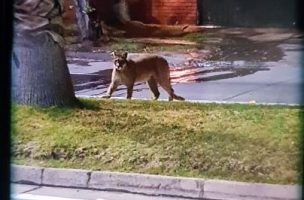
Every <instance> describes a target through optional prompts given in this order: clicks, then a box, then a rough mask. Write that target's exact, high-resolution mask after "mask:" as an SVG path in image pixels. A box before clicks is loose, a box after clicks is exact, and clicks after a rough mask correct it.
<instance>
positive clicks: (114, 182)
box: [11, 165, 301, 200]
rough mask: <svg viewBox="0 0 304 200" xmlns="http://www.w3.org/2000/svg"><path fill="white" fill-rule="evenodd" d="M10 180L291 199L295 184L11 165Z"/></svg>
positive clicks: (170, 193)
mask: <svg viewBox="0 0 304 200" xmlns="http://www.w3.org/2000/svg"><path fill="white" fill-rule="evenodd" d="M12 172H13V173H12V178H11V182H13V183H23V184H33V185H40V186H56V187H58V186H61V187H70V188H82V189H94V190H120V191H125V192H131V193H141V194H147V195H164V196H175V197H188V198H195V199H217V200H220V199H223V200H226V199H227V200H228V199H229V200H230V199H231V200H232V199H233V200H240V199H244V200H257V199H259V200H260V199H267V200H270V199H273V200H283V199H284V200H295V199H301V198H300V189H301V188H300V186H298V185H274V184H260V183H242V182H235V181H222V180H204V179H199V178H182V177H171V176H158V175H146V174H136V173H119V172H106V171H88V170H76V169H55V168H41V167H28V166H21V165H12Z"/></svg>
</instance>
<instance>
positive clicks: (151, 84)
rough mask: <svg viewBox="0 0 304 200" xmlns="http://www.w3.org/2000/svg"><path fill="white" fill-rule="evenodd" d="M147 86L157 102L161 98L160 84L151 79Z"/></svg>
mask: <svg viewBox="0 0 304 200" xmlns="http://www.w3.org/2000/svg"><path fill="white" fill-rule="evenodd" d="M147 84H148V86H149V88H150V90H151V92H152V93H153V96H154V100H157V99H158V98H159V95H160V93H159V90H158V84H157V82H156V80H155V79H154V78H153V77H151V78H150V79H149V80H148V81H147Z"/></svg>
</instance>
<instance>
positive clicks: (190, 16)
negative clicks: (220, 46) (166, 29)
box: [145, 0, 197, 24]
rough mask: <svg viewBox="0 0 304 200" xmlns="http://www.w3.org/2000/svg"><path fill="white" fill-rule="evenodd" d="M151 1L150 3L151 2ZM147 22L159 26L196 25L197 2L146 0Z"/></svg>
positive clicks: (185, 0) (190, 0)
mask: <svg viewBox="0 0 304 200" xmlns="http://www.w3.org/2000/svg"><path fill="white" fill-rule="evenodd" d="M149 1H150V2H149ZM146 2H147V3H148V5H147V6H146V7H147V8H146V9H147V11H148V12H147V13H146V16H145V20H146V21H147V22H149V23H159V24H196V21H197V11H196V9H197V0H146Z"/></svg>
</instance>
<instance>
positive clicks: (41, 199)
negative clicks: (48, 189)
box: [12, 194, 102, 200]
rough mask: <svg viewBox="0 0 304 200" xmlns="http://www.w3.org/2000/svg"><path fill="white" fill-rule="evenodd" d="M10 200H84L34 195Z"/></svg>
mask: <svg viewBox="0 0 304 200" xmlns="http://www.w3.org/2000/svg"><path fill="white" fill-rule="evenodd" d="M12 199H13V200H84V199H75V198H62V197H52V196H43V195H34V194H17V195H12ZM101 200H102V199H101Z"/></svg>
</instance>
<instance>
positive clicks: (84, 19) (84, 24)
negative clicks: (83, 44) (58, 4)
mask: <svg viewBox="0 0 304 200" xmlns="http://www.w3.org/2000/svg"><path fill="white" fill-rule="evenodd" d="M74 4H75V12H76V19H77V25H78V28H79V30H80V33H81V39H82V41H83V40H85V39H87V38H88V37H89V34H88V32H89V27H88V24H89V18H88V16H87V15H86V14H85V13H84V12H83V11H84V7H85V4H86V2H85V0H74Z"/></svg>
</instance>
